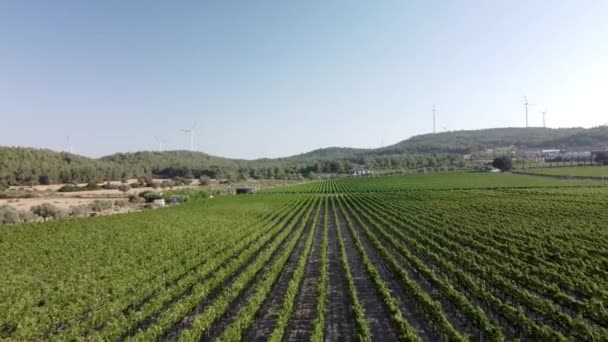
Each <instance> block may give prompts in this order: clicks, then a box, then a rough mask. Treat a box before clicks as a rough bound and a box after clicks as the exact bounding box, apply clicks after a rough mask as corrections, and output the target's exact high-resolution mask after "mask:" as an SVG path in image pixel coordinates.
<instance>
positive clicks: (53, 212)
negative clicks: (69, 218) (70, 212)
mask: <svg viewBox="0 0 608 342" xmlns="http://www.w3.org/2000/svg"><path fill="white" fill-rule="evenodd" d="M30 210H31V211H32V213H34V214H35V215H37V216H40V217H42V219H44V220H45V221H46V220H47V219H48V218H53V219H58V218H62V217H65V216H66V213H65V211H63V210H62V209H61V208H59V207H57V206H55V205H53V204H51V203H42V204H40V205H37V206H34V207H32V208H30Z"/></svg>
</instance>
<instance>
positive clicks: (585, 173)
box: [526, 166, 608, 179]
mask: <svg viewBox="0 0 608 342" xmlns="http://www.w3.org/2000/svg"><path fill="white" fill-rule="evenodd" d="M526 172H531V173H537V174H541V175H552V176H573V177H606V178H607V179H608V166H606V167H604V168H602V167H600V166H579V167H576V166H575V167H556V168H542V169H530V170H526Z"/></svg>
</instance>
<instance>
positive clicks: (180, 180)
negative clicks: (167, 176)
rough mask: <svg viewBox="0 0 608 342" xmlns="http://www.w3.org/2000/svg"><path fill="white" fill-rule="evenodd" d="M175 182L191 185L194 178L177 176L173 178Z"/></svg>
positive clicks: (177, 184) (176, 183)
mask: <svg viewBox="0 0 608 342" xmlns="http://www.w3.org/2000/svg"><path fill="white" fill-rule="evenodd" d="M173 184H175V185H176V186H180V185H190V184H192V179H189V178H184V177H175V178H173Z"/></svg>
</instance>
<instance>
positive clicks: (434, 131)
mask: <svg viewBox="0 0 608 342" xmlns="http://www.w3.org/2000/svg"><path fill="white" fill-rule="evenodd" d="M435 112H436V110H435V105H433V134H435V133H436V132H437V131H436V130H435Z"/></svg>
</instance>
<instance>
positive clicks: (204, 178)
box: [198, 176, 211, 186]
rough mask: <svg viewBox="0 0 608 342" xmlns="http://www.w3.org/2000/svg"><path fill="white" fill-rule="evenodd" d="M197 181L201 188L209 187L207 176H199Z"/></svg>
mask: <svg viewBox="0 0 608 342" xmlns="http://www.w3.org/2000/svg"><path fill="white" fill-rule="evenodd" d="M198 181H199V183H200V185H201V186H205V185H209V183H210V182H211V180H210V179H209V177H207V176H200V177H199V178H198Z"/></svg>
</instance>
